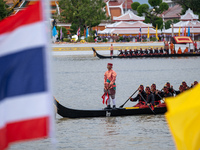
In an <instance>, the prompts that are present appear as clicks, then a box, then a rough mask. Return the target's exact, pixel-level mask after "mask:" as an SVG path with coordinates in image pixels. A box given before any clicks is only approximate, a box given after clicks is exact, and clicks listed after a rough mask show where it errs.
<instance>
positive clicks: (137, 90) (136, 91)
mask: <svg viewBox="0 0 200 150" xmlns="http://www.w3.org/2000/svg"><path fill="white" fill-rule="evenodd" d="M137 91H138V89H137V90H136V91H135V92H134V93H133V94H132V95H131V96H130V97H132V96H133V95H134V94H135V93H136V92H137ZM130 97H129V98H128V99H127V100H126V102H125V103H124V104H123V105H121V106H120V107H121V108H122V107H124V105H125V104H126V103H127V102H128V101H129V99H130Z"/></svg>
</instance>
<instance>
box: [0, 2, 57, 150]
mask: <svg viewBox="0 0 200 150" xmlns="http://www.w3.org/2000/svg"><path fill="white" fill-rule="evenodd" d="M42 10H43V8H42V3H41V2H36V3H35V4H33V5H31V6H29V7H28V8H27V9H25V10H22V11H20V12H19V13H17V14H16V15H14V16H11V17H8V18H6V19H4V20H2V21H1V22H0V27H1V28H0V66H1V67H0V68H1V71H0V149H1V150H2V149H6V148H7V147H8V146H9V144H10V143H12V142H16V141H22V140H30V139H35V138H41V137H48V136H50V135H52V133H53V132H52V129H53V128H52V127H53V116H54V113H53V103H52V102H53V101H52V95H51V93H50V86H49V79H50V78H49V73H50V71H49V66H48V64H49V63H48V59H47V58H48V57H47V56H48V55H47V44H48V43H47V33H46V31H48V30H47V29H46V28H45V22H44V16H43V12H42Z"/></svg>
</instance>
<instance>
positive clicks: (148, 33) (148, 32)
mask: <svg viewBox="0 0 200 150" xmlns="http://www.w3.org/2000/svg"><path fill="white" fill-rule="evenodd" d="M147 38H148V39H149V27H148V32H147Z"/></svg>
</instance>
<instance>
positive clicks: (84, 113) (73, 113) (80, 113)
mask: <svg viewBox="0 0 200 150" xmlns="http://www.w3.org/2000/svg"><path fill="white" fill-rule="evenodd" d="M55 103H56V106H57V113H58V114H59V115H60V116H62V117H64V118H88V117H117V116H133V115H154V113H153V112H152V110H151V109H149V108H138V107H125V108H116V109H102V110H77V109H71V108H67V107H65V106H63V105H61V104H60V103H59V102H58V101H56V100H55ZM166 111H167V108H166V107H155V108H154V112H155V114H164V113H165V112H166Z"/></svg>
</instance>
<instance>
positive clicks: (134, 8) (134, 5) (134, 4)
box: [131, 2, 140, 10]
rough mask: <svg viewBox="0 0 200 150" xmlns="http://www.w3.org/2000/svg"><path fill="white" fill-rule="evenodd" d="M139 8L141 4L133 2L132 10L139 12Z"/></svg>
mask: <svg viewBox="0 0 200 150" xmlns="http://www.w3.org/2000/svg"><path fill="white" fill-rule="evenodd" d="M138 6H140V3H139V2H133V3H132V4H131V8H132V9H133V10H137V7H138Z"/></svg>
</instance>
